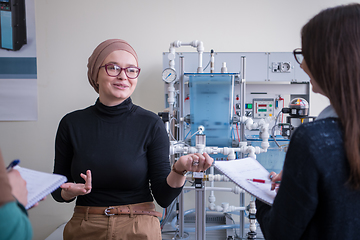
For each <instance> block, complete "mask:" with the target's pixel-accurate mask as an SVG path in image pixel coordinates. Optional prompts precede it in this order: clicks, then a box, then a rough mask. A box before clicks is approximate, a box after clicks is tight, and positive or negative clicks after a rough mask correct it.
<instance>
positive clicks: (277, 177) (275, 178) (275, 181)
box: [269, 170, 282, 192]
mask: <svg viewBox="0 0 360 240" xmlns="http://www.w3.org/2000/svg"><path fill="white" fill-rule="evenodd" d="M269 178H270V179H271V182H272V183H271V190H275V191H276V192H278V191H279V187H280V181H281V178H282V170H281V171H280V173H279V174H276V173H275V172H271V173H270V175H269Z"/></svg>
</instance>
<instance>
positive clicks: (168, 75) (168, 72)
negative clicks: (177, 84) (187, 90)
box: [162, 68, 176, 83]
mask: <svg viewBox="0 0 360 240" xmlns="http://www.w3.org/2000/svg"><path fill="white" fill-rule="evenodd" d="M162 79H163V80H164V81H165V82H167V83H171V82H173V81H174V80H175V79H176V71H175V70H174V69H172V68H165V69H164V71H163V72H162Z"/></svg>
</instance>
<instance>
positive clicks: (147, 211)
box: [74, 202, 162, 217]
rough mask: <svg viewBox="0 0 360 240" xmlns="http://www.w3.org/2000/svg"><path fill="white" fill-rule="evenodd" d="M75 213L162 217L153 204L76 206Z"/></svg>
mask: <svg viewBox="0 0 360 240" xmlns="http://www.w3.org/2000/svg"><path fill="white" fill-rule="evenodd" d="M74 212H75V213H85V214H100V215H106V216H113V215H124V214H128V215H130V217H132V216H133V215H151V216H156V217H161V216H162V214H161V213H159V212H157V211H156V210H155V204H154V203H153V202H145V203H137V204H129V205H121V206H110V207H86V206H76V207H75V208H74Z"/></svg>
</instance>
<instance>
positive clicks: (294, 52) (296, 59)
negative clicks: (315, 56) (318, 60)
mask: <svg viewBox="0 0 360 240" xmlns="http://www.w3.org/2000/svg"><path fill="white" fill-rule="evenodd" d="M293 54H294V58H295V61H296V62H297V63H298V64H301V62H299V59H298V57H297V55H302V57H303V59H304V55H303V54H302V48H295V49H294V51H293Z"/></svg>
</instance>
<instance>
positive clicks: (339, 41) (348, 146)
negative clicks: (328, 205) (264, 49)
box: [301, 4, 360, 189]
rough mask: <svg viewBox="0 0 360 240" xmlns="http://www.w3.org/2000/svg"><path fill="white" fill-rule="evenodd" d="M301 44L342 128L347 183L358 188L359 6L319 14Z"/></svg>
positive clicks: (359, 179)
mask: <svg viewBox="0 0 360 240" xmlns="http://www.w3.org/2000/svg"><path fill="white" fill-rule="evenodd" d="M301 41H302V51H303V55H304V59H305V62H306V65H307V66H308V68H309V70H310V72H311V74H312V76H313V78H314V80H315V82H316V83H317V84H318V85H319V87H320V88H321V89H322V90H323V92H324V94H325V95H326V96H327V97H328V98H329V100H330V103H331V105H332V106H333V107H334V109H335V111H336V113H337V115H338V116H339V119H340V122H341V124H342V126H343V131H344V147H345V151H346V156H347V159H348V162H349V165H350V176H349V179H348V183H350V185H351V186H352V187H353V188H354V189H360V121H359V120H360V4H349V5H341V6H337V7H334V8H328V9H326V10H323V11H321V12H320V13H319V14H317V15H316V16H315V17H313V18H312V19H311V20H310V21H309V22H308V23H307V24H306V25H305V26H304V27H303V28H302V31H301Z"/></svg>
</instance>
